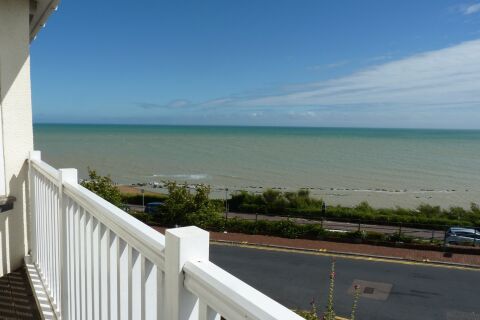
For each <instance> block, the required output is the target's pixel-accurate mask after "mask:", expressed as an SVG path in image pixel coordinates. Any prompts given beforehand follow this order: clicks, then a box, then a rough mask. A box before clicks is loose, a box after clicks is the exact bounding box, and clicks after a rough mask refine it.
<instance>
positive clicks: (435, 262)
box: [211, 240, 480, 270]
mask: <svg viewBox="0 0 480 320" xmlns="http://www.w3.org/2000/svg"><path fill="white" fill-rule="evenodd" d="M211 242H213V243H219V244H231V245H243V246H250V247H265V248H272V249H285V250H292V251H299V252H313V253H326V254H328V253H330V254H337V255H343V256H351V257H362V258H372V259H383V260H391V261H402V262H412V263H418V264H429V265H438V266H445V267H461V268H470V269H476V270H480V266H479V265H473V264H464V263H456V262H445V261H438V260H428V259H423V260H416V259H409V258H399V257H391V256H382V255H375V254H365V253H354V252H344V251H336V250H327V249H310V248H299V247H291V246H282V245H276V244H266V243H254V242H248V241H232V240H211Z"/></svg>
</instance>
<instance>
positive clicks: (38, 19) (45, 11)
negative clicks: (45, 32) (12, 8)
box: [30, 0, 60, 42]
mask: <svg viewBox="0 0 480 320" xmlns="http://www.w3.org/2000/svg"><path fill="white" fill-rule="evenodd" d="M59 3H60V0H30V42H32V41H33V39H35V36H36V35H37V33H38V32H39V31H40V29H41V28H42V26H43V25H45V23H46V22H47V20H48V17H49V16H50V14H52V12H53V11H55V10H56V8H57V7H58V4H59Z"/></svg>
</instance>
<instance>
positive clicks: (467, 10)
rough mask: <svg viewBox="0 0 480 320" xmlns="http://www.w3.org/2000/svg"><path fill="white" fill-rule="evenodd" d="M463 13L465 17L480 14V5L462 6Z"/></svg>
mask: <svg viewBox="0 0 480 320" xmlns="http://www.w3.org/2000/svg"><path fill="white" fill-rule="evenodd" d="M461 11H462V12H463V14H465V15H470V14H474V13H477V12H480V3H475V4H471V5H466V6H462V8H461Z"/></svg>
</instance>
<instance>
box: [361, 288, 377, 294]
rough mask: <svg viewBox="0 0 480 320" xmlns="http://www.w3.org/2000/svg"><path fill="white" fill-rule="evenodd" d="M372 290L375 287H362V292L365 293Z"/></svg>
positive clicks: (371, 292)
mask: <svg viewBox="0 0 480 320" xmlns="http://www.w3.org/2000/svg"><path fill="white" fill-rule="evenodd" d="M374 291H375V289H374V288H372V287H365V289H363V293H366V294H373V292H374Z"/></svg>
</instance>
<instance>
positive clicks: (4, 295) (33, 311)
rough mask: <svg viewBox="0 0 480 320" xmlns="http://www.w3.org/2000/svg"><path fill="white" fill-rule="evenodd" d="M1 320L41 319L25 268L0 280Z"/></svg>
mask: <svg viewBox="0 0 480 320" xmlns="http://www.w3.org/2000/svg"><path fill="white" fill-rule="evenodd" d="M0 319H40V314H39V312H38V309H37V304H36V303H35V297H34V296H33V292H32V288H31V287H30V284H29V281H28V278H27V274H26V272H25V267H22V268H20V269H18V270H15V271H14V272H11V273H9V274H7V275H5V276H3V277H1V278H0Z"/></svg>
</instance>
